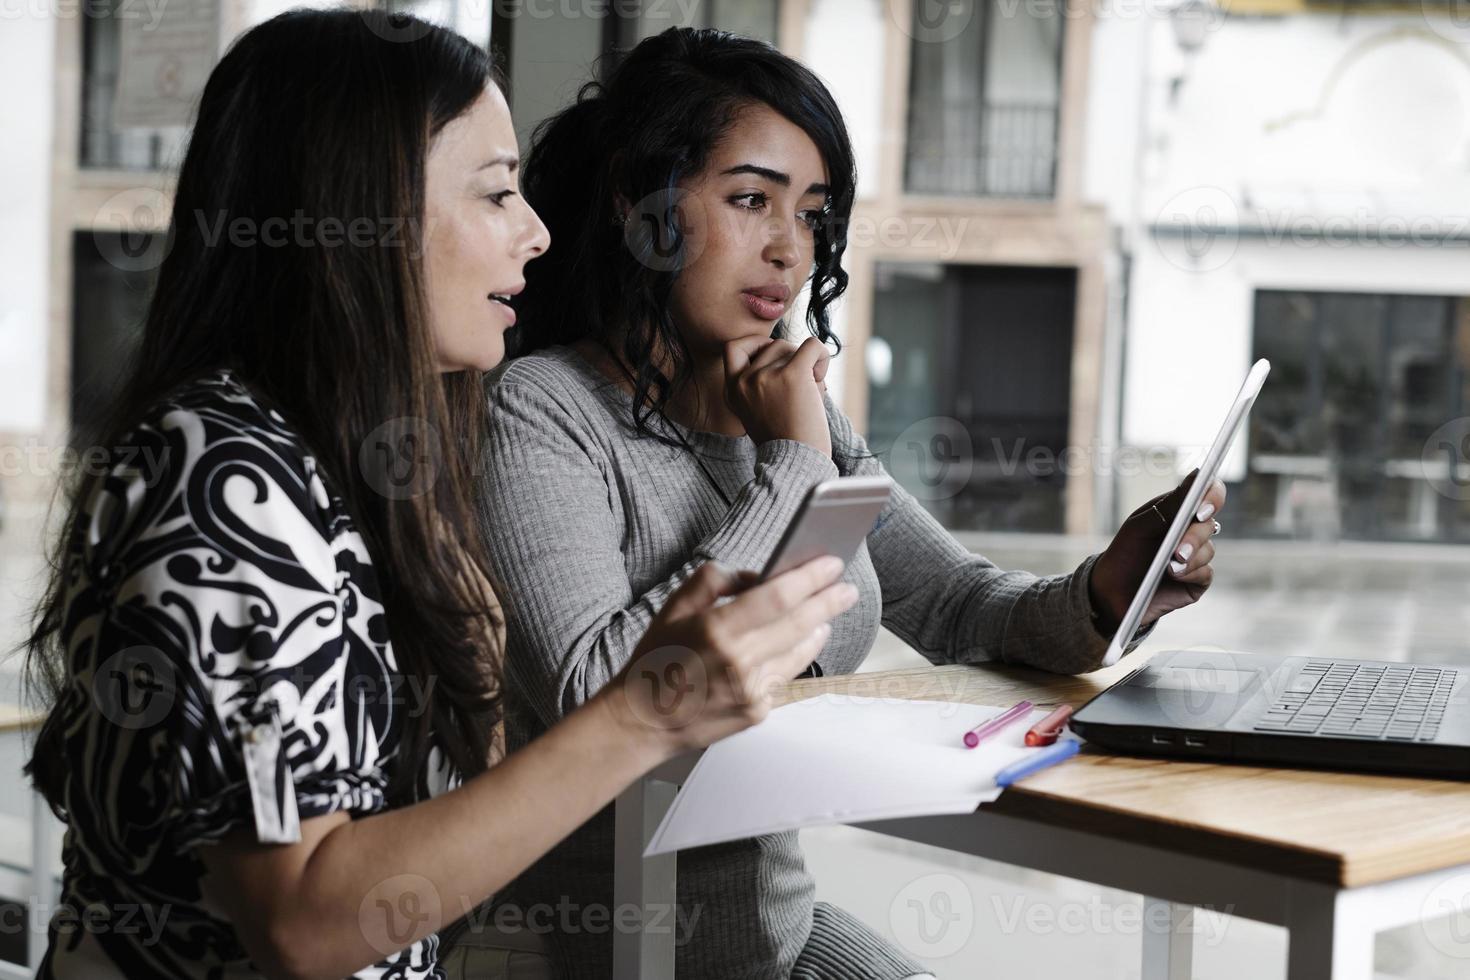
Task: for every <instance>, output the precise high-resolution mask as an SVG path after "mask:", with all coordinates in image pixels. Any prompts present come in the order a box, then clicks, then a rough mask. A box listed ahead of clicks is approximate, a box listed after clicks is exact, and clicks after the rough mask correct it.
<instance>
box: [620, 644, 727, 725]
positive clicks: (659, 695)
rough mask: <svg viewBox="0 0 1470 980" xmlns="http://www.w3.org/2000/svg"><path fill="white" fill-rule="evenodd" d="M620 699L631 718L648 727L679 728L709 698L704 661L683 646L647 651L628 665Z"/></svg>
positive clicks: (690, 720)
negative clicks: (625, 702)
mask: <svg viewBox="0 0 1470 980" xmlns="http://www.w3.org/2000/svg"><path fill="white" fill-rule="evenodd" d="M623 696H624V697H626V698H627V699H628V707H629V708H630V709H631V710H632V712H633V716H634V717H635V718H637V719H638V720H639V721H641V722H643V723H644V724H645V725H648V726H649V727H650V728H659V729H665V730H671V729H676V728H683V727H684V726H685V725H688V724H689V723H690V722H692V721H693V720H694V719H695V718H697V717H699V713H700V712H701V711H703V710H704V705H705V701H706V700H707V699H708V698H709V677H708V675H707V674H706V673H705V668H704V661H703V660H701V659H700V658H699V657H697V656H693V655H691V651H689V650H688V649H686V648H684V647H677V646H667V647H658V648H656V649H653V650H649V651H648V652H647V653H643V654H640V655H639V656H638V658H637V660H635V661H634V662H633V663H632V664H631V665H630V666H629V668H628V674H627V676H626V678H625V679H624V683H623Z"/></svg>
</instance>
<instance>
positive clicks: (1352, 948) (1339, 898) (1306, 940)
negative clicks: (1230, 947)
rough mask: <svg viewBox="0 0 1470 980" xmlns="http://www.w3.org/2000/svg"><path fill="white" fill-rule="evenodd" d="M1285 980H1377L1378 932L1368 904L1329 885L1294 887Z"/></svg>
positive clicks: (1289, 908)
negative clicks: (1374, 948) (1374, 946)
mask: <svg viewBox="0 0 1470 980" xmlns="http://www.w3.org/2000/svg"><path fill="white" fill-rule="evenodd" d="M1290 893H1291V894H1290V898H1289V900H1288V902H1287V909H1286V923H1285V925H1286V936H1287V939H1286V978H1287V980H1373V941H1374V939H1375V930H1376V926H1375V923H1374V919H1373V917H1372V915H1371V914H1369V913H1370V912H1371V909H1369V908H1368V907H1367V903H1366V902H1364V901H1360V899H1362V898H1364V897H1365V896H1357V895H1353V894H1351V893H1348V892H1343V891H1339V890H1338V889H1336V888H1333V887H1331V886H1330V885H1319V884H1313V883H1308V882H1292V883H1291V885H1290Z"/></svg>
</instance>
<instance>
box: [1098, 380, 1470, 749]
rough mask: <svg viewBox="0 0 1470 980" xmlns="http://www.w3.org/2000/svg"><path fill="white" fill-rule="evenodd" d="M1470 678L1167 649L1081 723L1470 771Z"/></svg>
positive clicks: (1196, 744)
mask: <svg viewBox="0 0 1470 980" xmlns="http://www.w3.org/2000/svg"><path fill="white" fill-rule="evenodd" d="M1269 372H1270V365H1269V364H1268V363H1267V362H1265V361H1258V362H1257V363H1256V364H1255V365H1254V366H1253V367H1252V368H1251V372H1250V374H1249V375H1248V376H1247V377H1246V380H1245V383H1244V384H1242V385H1241V388H1240V392H1239V394H1237V396H1236V399H1235V402H1234V404H1233V405H1232V406H1231V408H1230V411H1229V413H1228V414H1227V415H1226V418H1225V423H1224V425H1223V426H1221V429H1220V432H1219V434H1218V435H1217V436H1216V437H1215V441H1214V443H1213V444H1212V445H1211V446H1210V449H1209V451H1208V452H1207V453H1206V456H1205V461H1204V462H1203V463H1202V464H1201V466H1200V473H1199V476H1198V477H1197V478H1196V479H1195V482H1194V484H1193V485H1192V487H1191V488H1190V493H1189V495H1188V499H1186V500H1185V501H1184V505H1183V506H1182V507H1180V509H1179V514H1178V516H1177V517H1176V518H1175V519H1174V521H1173V522H1172V523H1171V524H1170V526H1169V530H1168V531H1167V532H1166V533H1165V535H1164V540H1163V542H1162V543H1161V544H1160V547H1159V551H1158V554H1156V555H1155V556H1154V561H1153V563H1152V564H1151V565H1150V566H1149V570H1148V573H1147V574H1146V575H1145V576H1144V578H1143V582H1142V583H1140V585H1139V588H1138V592H1137V593H1136V594H1135V595H1134V597H1133V602H1132V603H1131V604H1130V605H1129V607H1128V612H1127V613H1126V614H1125V615H1124V617H1123V621H1122V623H1121V624H1120V626H1119V628H1118V631H1117V633H1116V635H1115V636H1114V637H1113V639H1112V642H1111V643H1110V644H1109V646H1108V651H1107V653H1106V655H1105V656H1104V660H1103V663H1104V665H1105V666H1106V665H1110V664H1113V663H1116V662H1117V660H1118V659H1119V658H1120V657H1121V656H1122V655H1123V651H1124V649H1125V648H1126V645H1127V642H1128V641H1129V640H1130V639H1131V638H1132V637H1133V636H1134V634H1135V633H1136V632H1137V630H1138V628H1139V625H1140V624H1141V622H1142V619H1143V614H1144V612H1145V611H1146V610H1147V608H1148V604H1149V602H1151V601H1152V600H1153V596H1154V592H1155V591H1156V590H1157V589H1158V587H1159V583H1160V582H1161V581H1162V579H1163V574H1164V568H1165V566H1166V565H1167V564H1168V561H1169V558H1170V557H1171V556H1172V555H1173V553H1174V550H1175V548H1177V547H1178V546H1179V542H1180V540H1181V539H1182V538H1183V537H1184V533H1185V531H1187V530H1188V528H1189V524H1190V518H1191V515H1193V514H1194V513H1195V512H1196V511H1197V510H1198V509H1199V506H1200V503H1201V501H1202V499H1203V497H1204V494H1205V491H1206V490H1207V489H1208V488H1209V486H1210V485H1211V484H1212V483H1213V482H1214V479H1215V477H1216V475H1217V474H1218V472H1219V468H1220V464H1221V462H1222V461H1223V459H1224V457H1225V454H1226V452H1227V451H1228V450H1229V448H1230V445H1231V444H1232V443H1233V442H1234V440H1235V436H1236V433H1237V432H1238V431H1239V430H1240V428H1241V426H1242V424H1243V423H1244V421H1245V418H1246V416H1248V415H1249V413H1250V409H1251V407H1252V406H1253V405H1254V403H1255V399H1256V396H1257V395H1258V394H1259V393H1260V390H1261V386H1262V384H1263V383H1264V382H1265V380H1266V375H1267V374H1268V373H1269ZM1467 683H1470V667H1461V666H1456V665H1448V664H1444V665H1435V664H1409V663H1399V662H1392V661H1376V660H1340V659H1335V658H1332V657H1279V656H1270V655H1266V654H1258V653H1241V652H1234V651H1204V650H1176V651H1169V652H1164V653H1159V654H1157V655H1156V656H1154V657H1153V658H1151V659H1150V660H1149V661H1148V662H1147V663H1146V664H1144V665H1142V666H1140V667H1139V668H1138V669H1137V670H1135V671H1133V672H1132V673H1130V674H1129V675H1128V676H1127V677H1124V678H1123V679H1122V680H1121V681H1119V682H1118V683H1117V684H1114V685H1113V686H1112V687H1110V688H1108V689H1107V690H1106V691H1104V692H1102V693H1101V694H1099V695H1098V696H1097V697H1095V698H1093V699H1092V700H1091V701H1089V702H1087V704H1085V705H1083V706H1082V707H1081V708H1080V709H1078V710H1077V711H1076V712H1075V713H1074V714H1073V715H1072V718H1071V728H1072V730H1073V731H1074V732H1076V733H1077V734H1078V735H1080V736H1082V737H1083V738H1085V739H1086V740H1087V741H1088V742H1089V743H1091V744H1094V745H1098V746H1100V747H1102V748H1106V749H1111V750H1113V751H1117V752H1122V753H1127V754H1141V755H1156V756H1168V757H1173V758H1193V759H1209V760H1217V761H1235V762H1253V763H1264V764H1268V765H1301V766H1310V767H1320V768H1331V769H1358V770H1372V771H1379V772H1392V773H1405V774H1414V775H1430V776H1453V777H1458V778H1470V710H1466V693H1467V692H1466V690H1465V687H1466V684H1467Z"/></svg>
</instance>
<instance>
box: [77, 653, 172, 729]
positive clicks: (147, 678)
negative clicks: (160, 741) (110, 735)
mask: <svg viewBox="0 0 1470 980" xmlns="http://www.w3.org/2000/svg"><path fill="white" fill-rule="evenodd" d="M175 669H176V668H175V667H174V663H173V661H172V660H170V659H169V658H168V656H167V655H166V654H164V652H163V651H162V650H159V649H158V648H157V647H151V646H131V647H127V648H125V649H122V650H119V651H118V652H117V653H114V654H112V655H111V656H110V657H108V658H107V659H106V660H104V661H102V663H100V664H98V666H97V670H96V672H95V673H94V674H93V675H92V700H93V703H94V704H96V705H97V710H98V711H100V712H101V713H102V717H104V718H106V719H107V720H108V721H110V722H112V723H113V724H114V725H116V726H118V727H119V728H125V729H130V730H133V729H142V728H151V727H153V726H154V725H157V724H158V723H159V722H161V721H163V719H164V718H165V717H167V716H168V713H169V712H170V711H172V710H173V707H174V704H175V702H176V701H177V699H178V684H177V678H176V676H175V673H174V672H175Z"/></svg>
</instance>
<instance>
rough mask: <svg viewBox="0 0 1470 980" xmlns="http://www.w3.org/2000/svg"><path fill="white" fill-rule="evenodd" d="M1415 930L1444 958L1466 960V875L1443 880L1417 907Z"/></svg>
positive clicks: (1469, 941)
mask: <svg viewBox="0 0 1470 980" xmlns="http://www.w3.org/2000/svg"><path fill="white" fill-rule="evenodd" d="M1419 928H1420V929H1422V930H1424V936H1425V938H1427V939H1428V940H1429V944H1430V945H1431V946H1433V947H1434V948H1435V949H1437V950H1438V951H1439V952H1441V953H1443V954H1444V955H1445V956H1449V957H1453V958H1454V959H1457V960H1470V874H1461V875H1455V876H1454V877H1452V878H1446V879H1445V880H1444V881H1441V882H1440V883H1439V884H1437V885H1435V886H1434V887H1433V888H1431V889H1430V890H1429V894H1428V895H1426V896H1424V902H1423V904H1422V905H1420V907H1419Z"/></svg>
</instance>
